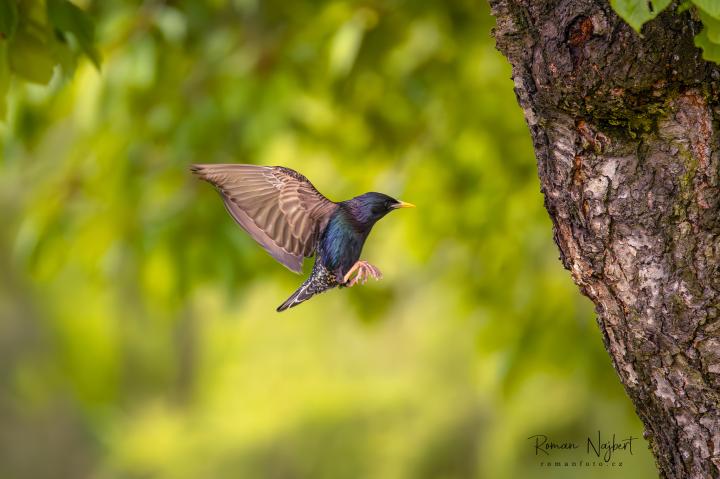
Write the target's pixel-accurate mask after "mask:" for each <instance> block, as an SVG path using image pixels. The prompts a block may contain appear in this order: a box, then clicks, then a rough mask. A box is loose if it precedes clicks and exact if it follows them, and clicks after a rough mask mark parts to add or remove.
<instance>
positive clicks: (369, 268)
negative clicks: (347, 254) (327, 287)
mask: <svg viewBox="0 0 720 479" xmlns="http://www.w3.org/2000/svg"><path fill="white" fill-rule="evenodd" d="M353 275H354V276H353ZM368 277H373V278H375V280H378V281H379V280H381V279H382V273H381V272H380V270H379V269H377V268H376V267H375V266H373V265H371V264H370V263H368V262H367V261H358V262H357V263H355V264H354V265H353V267H352V268H350V271H348V272H347V273H346V274H345V277H344V278H343V286H347V287H348V288H349V287H350V286H355V285H356V284H358V283H362V284H365V282H366V281H367V279H368Z"/></svg>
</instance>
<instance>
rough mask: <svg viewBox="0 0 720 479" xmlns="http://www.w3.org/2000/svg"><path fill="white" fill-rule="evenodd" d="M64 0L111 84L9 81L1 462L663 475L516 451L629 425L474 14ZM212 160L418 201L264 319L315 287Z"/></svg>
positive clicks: (167, 473) (396, 7)
mask: <svg viewBox="0 0 720 479" xmlns="http://www.w3.org/2000/svg"><path fill="white" fill-rule="evenodd" d="M78 4H79V5H80V6H81V7H82V8H83V9H84V10H86V11H87V12H88V13H89V14H90V15H91V17H93V18H94V19H95V21H96V23H97V42H98V49H99V51H100V53H101V55H102V58H103V59H102V64H101V68H100V71H98V70H97V69H95V67H94V66H93V65H92V63H91V62H89V61H87V60H81V61H80V62H79V64H78V65H77V68H76V70H75V71H74V73H73V74H72V75H60V74H58V72H57V71H56V74H55V76H54V77H53V79H52V81H51V82H50V84H49V85H48V86H38V85H31V84H28V83H25V82H23V81H21V80H19V79H14V80H13V84H12V87H11V92H10V94H9V96H8V118H7V121H6V122H5V123H3V124H2V125H0V148H1V149H0V151H1V155H2V156H1V158H2V159H1V161H0V210H1V211H2V228H1V229H0V379H1V383H0V388H1V389H0V424H2V426H1V427H0V477H2V478H97V479H103V478H250V479H254V478H278V479H280V478H282V479H286V478H313V479H315V478H331V479H335V478H379V479H383V478H389V479H394V478H428V479H429V478H448V479H449V478H531V477H567V478H575V477H628V478H629V477H633V478H636V477H653V476H655V470H654V466H653V462H652V458H651V456H650V454H649V452H648V451H647V445H646V443H645V442H644V441H642V440H638V441H636V443H635V447H634V455H632V456H627V455H626V456H625V457H624V459H625V460H624V465H623V467H622V468H614V469H609V468H594V469H593V468H589V469H584V470H581V471H579V470H577V469H573V468H556V469H546V468H541V467H539V466H538V462H539V460H540V459H542V458H539V457H536V456H535V455H534V449H533V447H532V441H529V440H528V439H527V438H528V437H529V436H531V435H534V434H548V435H550V436H551V437H553V438H555V439H558V440H577V441H578V442H581V443H582V446H581V447H584V438H585V437H587V436H588V435H591V434H594V433H595V432H596V431H597V430H598V429H600V430H602V431H603V434H607V435H610V434H612V433H617V434H618V436H628V435H633V436H636V437H637V436H641V433H642V428H641V425H640V423H639V421H638V420H637V419H636V417H635V416H634V413H633V410H632V406H631V404H630V402H629V401H628V400H627V398H626V397H625V396H624V393H623V390H622V387H621V386H620V384H619V382H618V380H617V378H616V376H615V373H614V371H613V369H612V367H611V364H610V360H609V358H608V356H607V355H606V353H605V351H604V349H603V346H602V341H601V336H600V333H599V331H598V329H597V326H596V324H595V321H594V313H593V311H592V305H591V304H590V302H589V301H588V300H587V299H585V298H583V297H581V296H580V294H579V293H578V290H577V288H576V287H575V286H574V285H573V284H572V281H571V279H570V276H569V274H568V273H567V272H566V271H564V270H563V269H562V266H561V264H560V262H559V261H558V252H557V250H556V247H555V245H554V244H553V241H552V228H551V224H550V221H549V219H548V217H547V214H546V213H545V210H544V209H543V198H542V195H541V194H540V191H539V190H540V187H539V182H538V179H537V174H536V166H535V162H534V157H533V151H532V147H531V144H530V138H529V135H528V132H527V129H526V126H525V123H524V120H523V117H522V112H521V111H520V109H519V108H518V106H517V104H516V101H515V97H514V93H513V84H512V81H511V80H510V69H509V66H508V64H507V62H506V61H505V60H504V58H503V57H502V56H501V55H500V54H499V53H498V52H497V51H496V50H495V49H494V42H493V40H492V38H491V36H490V30H491V28H492V25H493V19H492V17H491V16H490V14H489V9H488V7H487V5H486V4H485V3H484V2H476V1H470V0H467V1H465V0H454V1H442V0H414V1H411V0H405V1H403V0H394V1H379V0H366V1H357V2H343V1H324V2H320V1H311V0H304V1H278V0H271V1H260V0H212V1H199V0H181V1H169V2H162V1H146V2H127V1H119V0H104V1H102V2H101V1H99V0H98V1H85V2H78ZM203 162H204V163H217V162H243V163H257V164H272V165H284V166H288V167H291V168H294V169H297V170H299V171H301V172H302V173H304V174H305V175H306V176H308V177H309V178H310V179H311V180H312V181H313V183H314V184H315V185H316V187H317V188H318V189H319V190H320V191H322V192H323V193H324V194H326V195H327V196H328V197H330V198H331V199H335V200H341V199H346V198H349V197H351V196H354V195H356V194H359V193H362V192H365V191H382V192H386V193H388V194H391V195H393V196H396V197H399V198H402V199H404V200H407V201H411V202H413V203H416V204H417V206H418V208H417V209H416V210H403V211H401V212H398V213H395V214H392V215H390V216H388V217H387V218H386V219H384V220H382V221H381V222H380V223H378V225H377V226H376V227H375V229H374V231H373V234H372V235H371V237H370V240H369V241H368V243H367V245H366V246H365V250H364V253H363V257H364V258H366V259H368V260H370V261H371V262H372V263H373V264H376V265H377V266H379V268H380V269H381V270H382V271H383V272H384V274H385V279H384V280H383V281H380V282H377V283H376V282H370V283H368V284H367V285H365V286H362V287H355V288H352V289H347V290H342V291H338V290H335V291H332V292H329V293H327V294H324V295H321V296H318V297H316V298H314V299H313V300H312V301H309V302H307V303H305V304H303V305H302V306H300V307H298V308H295V309H292V310H290V311H288V312H286V313H283V314H281V315H278V314H277V313H275V307H276V306H277V305H278V304H279V303H280V302H282V301H283V300H284V299H285V298H286V297H287V296H288V295H289V294H290V293H291V292H292V291H293V290H294V289H295V288H296V286H297V285H299V283H300V282H301V281H302V278H301V277H298V276H296V275H294V274H292V273H290V272H288V271H287V270H286V269H285V268H283V267H282V266H281V265H279V264H278V263H276V262H274V261H273V260H272V258H271V257H270V256H269V255H267V254H266V253H265V252H264V251H263V250H262V249H261V248H259V247H258V246H257V245H255V244H254V243H253V241H252V240H251V239H250V238H249V237H248V236H247V235H246V234H245V233H244V232H243V231H241V230H240V229H239V228H238V227H237V226H236V225H235V224H234V223H233V221H232V219H231V218H230V217H229V216H228V215H227V214H226V213H225V210H224V208H223V206H222V202H221V201H220V199H219V197H218V195H217V194H216V193H215V192H214V191H213V189H212V188H211V187H210V186H209V185H207V184H205V183H202V182H200V181H197V180H196V179H195V178H193V177H192V176H191V175H190V174H189V172H188V166H189V164H191V163H203ZM305 269H306V271H307V270H309V262H306V268H305ZM583 457H585V456H583Z"/></svg>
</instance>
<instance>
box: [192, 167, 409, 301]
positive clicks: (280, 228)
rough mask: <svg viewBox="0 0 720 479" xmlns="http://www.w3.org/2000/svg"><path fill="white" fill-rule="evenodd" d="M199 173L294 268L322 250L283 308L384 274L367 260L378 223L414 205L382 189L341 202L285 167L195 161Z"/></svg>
mask: <svg viewBox="0 0 720 479" xmlns="http://www.w3.org/2000/svg"><path fill="white" fill-rule="evenodd" d="M191 170H192V171H193V173H195V174H196V175H198V176H199V177H200V178H202V179H204V180H205V181H208V182H209V183H211V184H212V185H214V186H215V187H216V188H217V189H218V191H219V192H220V195H221V196H222V199H223V202H224V203H225V208H226V209H227V211H228V213H230V216H232V217H233V218H234V219H235V221H236V222H237V223H238V224H239V225H240V226H241V227H242V228H243V229H244V230H245V231H247V232H248V233H249V234H250V236H252V238H253V239H254V240H255V241H257V242H258V243H259V244H260V246H262V247H263V248H265V250H266V251H267V252H268V253H270V255H272V257H273V258H275V259H276V260H278V261H279V262H280V263H282V264H283V265H284V266H286V267H287V268H288V269H289V270H291V271H294V272H295V273H302V265H303V260H304V258H309V257H311V256H313V255H315V265H314V266H313V269H312V273H311V274H310V277H309V278H308V279H307V280H305V282H304V283H303V284H302V285H301V286H300V287H299V288H298V289H297V291H295V292H294V293H293V294H292V295H291V296H290V297H289V298H288V299H287V300H286V301H285V302H284V303H283V304H281V305H280V306H278V308H277V311H284V310H286V309H288V308H292V307H293V306H297V305H298V304H300V303H302V302H303V301H307V300H308V299H310V298H311V297H312V296H314V295H316V294H318V293H322V292H323V291H327V290H329V289H332V288H335V287H336V286H339V287H350V286H354V285H356V284H358V283H365V281H367V278H368V277H372V278H375V279H376V280H379V279H381V278H382V274H381V273H380V270H378V269H377V268H376V267H375V266H373V265H371V264H370V263H368V262H367V261H361V260H360V252H361V251H362V247H363V245H364V244H365V240H366V239H367V237H368V234H370V230H371V229H372V227H373V225H375V222H377V220H379V219H380V218H382V217H383V216H385V215H386V214H388V213H389V212H390V211H392V210H395V209H398V208H409V207H413V206H414V205H412V204H410V203H405V202H404V201H399V200H396V199H394V198H391V197H389V196H388V195H385V194H382V193H365V194H363V195H360V196H356V197H355V198H352V199H350V200H347V201H341V202H339V203H336V202H334V201H330V200H329V199H327V198H325V197H324V196H323V195H322V194H321V193H320V192H319V191H317V190H316V189H315V187H314V186H313V185H312V183H310V181H309V180H308V179H307V178H305V177H304V176H303V175H301V174H300V173H298V172H297V171H294V170H291V169H290V168H285V167H282V166H257V165H238V164H216V165H210V164H204V165H193V166H192V167H191Z"/></svg>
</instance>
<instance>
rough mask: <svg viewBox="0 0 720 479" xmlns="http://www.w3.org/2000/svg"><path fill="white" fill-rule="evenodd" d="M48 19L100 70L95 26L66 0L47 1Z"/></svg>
mask: <svg viewBox="0 0 720 479" xmlns="http://www.w3.org/2000/svg"><path fill="white" fill-rule="evenodd" d="M47 13H48V18H49V19H50V21H51V22H52V24H53V25H54V26H55V28H57V29H58V30H60V31H62V32H64V33H70V34H72V35H73V36H74V37H75V39H76V40H77V42H78V44H79V45H80V48H81V49H82V51H83V52H84V53H85V55H87V57H88V58H89V59H90V60H91V61H92V62H93V64H94V65H95V67H96V68H100V53H99V52H98V51H97V48H96V47H95V24H94V23H93V21H92V19H91V18H90V17H89V16H88V15H87V14H86V13H85V12H84V11H82V10H81V9H80V8H78V7H77V6H76V5H75V4H73V3H70V2H69V1H67V0H47Z"/></svg>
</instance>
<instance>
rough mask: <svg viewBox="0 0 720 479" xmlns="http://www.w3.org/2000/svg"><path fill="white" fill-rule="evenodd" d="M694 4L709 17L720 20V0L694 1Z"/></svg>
mask: <svg viewBox="0 0 720 479" xmlns="http://www.w3.org/2000/svg"><path fill="white" fill-rule="evenodd" d="M692 3H694V4H695V6H696V7H698V8H699V9H701V10H702V11H703V12H705V13H707V14H708V15H710V16H712V17H714V18H716V19H720V2H719V1H718V0H692ZM703 22H705V19H703Z"/></svg>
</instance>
